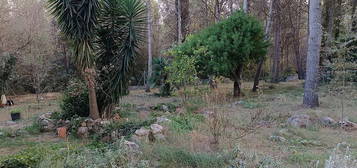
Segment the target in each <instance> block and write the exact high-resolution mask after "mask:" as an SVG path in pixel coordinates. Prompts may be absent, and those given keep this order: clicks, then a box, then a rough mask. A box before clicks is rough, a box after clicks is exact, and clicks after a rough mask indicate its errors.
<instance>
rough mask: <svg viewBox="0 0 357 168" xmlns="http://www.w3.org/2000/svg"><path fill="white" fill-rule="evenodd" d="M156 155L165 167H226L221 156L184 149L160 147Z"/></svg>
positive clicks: (155, 150)
mask: <svg viewBox="0 0 357 168" xmlns="http://www.w3.org/2000/svg"><path fill="white" fill-rule="evenodd" d="M154 153H155V154H156V155H157V157H158V158H159V160H160V163H161V164H162V165H161V166H163V167H173V166H174V167H192V168H193V167H199V168H215V167H217V168H221V167H224V165H225V162H224V161H225V160H224V159H223V158H222V157H221V156H217V155H210V154H204V153H192V152H188V151H186V150H184V149H182V148H174V147H166V146H160V147H157V148H156V149H154Z"/></svg>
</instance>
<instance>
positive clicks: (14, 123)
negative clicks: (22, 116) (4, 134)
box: [6, 121, 17, 126]
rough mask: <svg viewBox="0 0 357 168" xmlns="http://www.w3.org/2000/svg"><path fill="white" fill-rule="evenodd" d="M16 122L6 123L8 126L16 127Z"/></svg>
mask: <svg viewBox="0 0 357 168" xmlns="http://www.w3.org/2000/svg"><path fill="white" fill-rule="evenodd" d="M16 124H17V123H16V122H15V121H6V126H11V125H16Z"/></svg>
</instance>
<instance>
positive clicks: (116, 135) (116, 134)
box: [110, 131, 119, 139]
mask: <svg viewBox="0 0 357 168" xmlns="http://www.w3.org/2000/svg"><path fill="white" fill-rule="evenodd" d="M110 136H111V138H112V139H118V138H119V133H118V131H113V132H112V133H111V134H110Z"/></svg>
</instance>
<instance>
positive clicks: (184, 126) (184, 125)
mask: <svg viewBox="0 0 357 168" xmlns="http://www.w3.org/2000/svg"><path fill="white" fill-rule="evenodd" d="M203 120H204V118H203V116H201V115H195V114H185V115H181V116H175V117H172V118H171V122H170V126H171V128H172V129H173V130H175V131H177V132H186V131H192V130H193V129H194V128H195V126H196V124H197V123H198V122H202V121H203Z"/></svg>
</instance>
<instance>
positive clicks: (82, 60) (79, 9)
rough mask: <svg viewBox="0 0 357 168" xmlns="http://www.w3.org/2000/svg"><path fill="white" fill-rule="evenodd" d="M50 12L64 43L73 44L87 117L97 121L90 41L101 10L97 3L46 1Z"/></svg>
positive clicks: (93, 0) (72, 0)
mask: <svg viewBox="0 0 357 168" xmlns="http://www.w3.org/2000/svg"><path fill="white" fill-rule="evenodd" d="M49 9H50V12H51V13H52V15H53V16H54V17H55V19H56V20H57V22H58V25H59V28H60V29H61V32H62V33H63V34H64V36H65V37H66V38H67V40H69V41H71V42H72V43H73V49H74V53H75V54H74V56H75V58H74V61H75V63H76V64H77V66H78V68H79V69H80V71H81V72H82V74H83V76H84V78H85V80H86V82H87V87H88V92H89V109H90V110H89V111H90V112H89V116H90V117H91V118H93V119H98V118H99V111H98V105H97V97H96V89H95V84H96V81H95V75H96V74H95V72H96V71H95V68H94V65H95V54H94V51H93V47H94V46H93V43H92V41H93V38H94V36H95V29H96V26H97V20H98V15H99V11H100V3H99V0H49Z"/></svg>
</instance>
